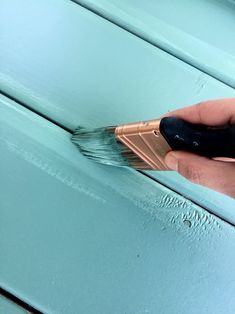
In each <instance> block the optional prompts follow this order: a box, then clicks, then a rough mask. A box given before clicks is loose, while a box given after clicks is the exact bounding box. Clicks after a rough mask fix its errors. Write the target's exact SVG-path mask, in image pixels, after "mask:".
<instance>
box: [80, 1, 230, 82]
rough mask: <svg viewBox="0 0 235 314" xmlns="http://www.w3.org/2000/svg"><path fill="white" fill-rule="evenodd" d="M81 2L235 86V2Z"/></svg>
mask: <svg viewBox="0 0 235 314" xmlns="http://www.w3.org/2000/svg"><path fill="white" fill-rule="evenodd" d="M75 1H76V2H77V3H80V4H81V5H84V6H86V7H87V8H89V9H91V10H93V11H95V12H97V13H98V14H101V15H102V16H104V17H106V18H108V19H110V20H112V21H113V22H114V23H116V24H118V25H120V26H121V27H124V28H126V29H128V30H130V31H131V32H133V33H135V34H137V35H138V36H140V37H142V38H144V39H145V40H146V41H149V42H151V43H152V44H154V45H156V46H157V47H161V48H162V49H164V50H166V51H168V52H169V53H171V54H173V55H174V56H177V57H178V58H180V59H182V60H184V61H186V62H188V63H189V64H192V65H194V66H196V67H198V68H199V69H201V70H202V71H205V72H206V73H209V74H210V75H212V76H214V77H216V78H218V79H219V80H222V81H224V82H226V83H227V84H229V85H230V86H233V87H235V78H234V77H235V57H234V54H235V42H234V33H235V4H234V1H230V0H190V1H188V0H176V1H174V2H172V1H171V0H165V1H155V0H146V1H142V0H99V1H96V0H75Z"/></svg>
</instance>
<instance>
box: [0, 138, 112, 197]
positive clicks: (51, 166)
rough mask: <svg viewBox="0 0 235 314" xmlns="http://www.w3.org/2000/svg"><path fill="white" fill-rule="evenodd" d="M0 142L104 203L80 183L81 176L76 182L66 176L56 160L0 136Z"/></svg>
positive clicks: (72, 186)
mask: <svg viewBox="0 0 235 314" xmlns="http://www.w3.org/2000/svg"><path fill="white" fill-rule="evenodd" d="M0 140H1V141H2V142H4V143H5V144H6V146H7V148H8V149H9V150H10V151H11V152H13V153H14V154H16V155H18V156H20V157H21V158H23V159H24V160H25V161H27V162H29V163H31V164H33V165H34V166H36V167H37V168H39V169H41V170H43V171H45V172H46V173H47V174H49V175H50V176H52V177H54V178H56V179H57V180H59V181H60V182H62V183H63V184H65V185H67V186H68V187H71V188H72V189H75V190H77V191H78V192H80V193H83V194H86V195H87V196H89V197H91V198H93V199H95V200H97V201H99V202H102V203H106V202H107V201H106V200H105V199H104V198H102V197H101V196H99V195H97V194H95V193H94V192H93V191H92V190H91V189H90V186H87V185H85V184H83V183H81V178H80V181H79V183H78V181H77V180H76V179H74V178H73V177H72V176H68V175H67V174H66V173H65V172H64V171H63V170H62V168H57V167H55V165H56V162H55V161H53V160H48V159H46V157H45V156H44V155H39V154H36V153H35V152H32V151H29V150H27V149H26V148H24V147H19V146H18V145H17V144H15V143H12V142H9V141H7V140H6V139H3V138H0Z"/></svg>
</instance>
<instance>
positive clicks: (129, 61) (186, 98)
mask: <svg viewBox="0 0 235 314" xmlns="http://www.w3.org/2000/svg"><path fill="white" fill-rule="evenodd" d="M0 8H1V9H0V29H1V35H0V44H1V50H0V89H2V90H3V91H4V92H5V93H8V94H10V95H11V96H13V97H15V98H17V99H19V100H20V101H22V102H23V103H25V104H26V105H27V106H29V107H31V108H32V109H33V110H36V111H37V112H40V113H41V114H43V115H45V116H47V117H49V118H50V119H52V120H54V121H56V122H57V123H59V124H61V125H63V126H65V127H66V128H69V129H73V128H75V127H76V126H77V125H85V126H94V127H95V126H103V125H110V124H111V125H115V124H119V123H124V122H131V121H138V120H142V119H144V120H145V119H152V118H154V117H158V116H160V115H162V114H163V113H165V112H166V111H169V110H173V109H176V108H177V107H181V106H185V105H189V104H190V103H194V102H198V101H201V100H205V99H209V98H219V97H231V96H235V91H234V89H232V88H229V87H228V86H226V85H225V84H222V83H220V82H218V81H217V80H215V79H213V78H211V77H210V76H208V75H205V74H203V73H202V72H200V71H198V70H196V69H195V68H193V67H190V66H188V65H187V64H185V63H184V62H181V61H179V60H177V59H176V58H173V57H172V56H170V55H168V54H167V53H165V52H163V51H162V50H160V49H157V48H155V47H153V46H151V45H149V44H148V43H146V42H144V41H143V40H141V39H139V38H137V37H136V36H133V35H132V34H130V33H128V32H126V31H124V30H122V29H121V28H118V27H117V26H115V25H113V24H112V23H110V22H108V21H106V20H104V19H102V18H100V17H98V16H96V15H95V14H92V13H91V12H89V11H87V10H85V9H83V8H82V7H80V6H79V5H77V4H75V3H72V2H70V1H62V0H60V1H58V0H42V1H40V2H38V1H36V2H35V1H33V0H22V1H21V2H20V3H19V1H16V0H7V1H2V2H1V4H0ZM42 20H43V23H42ZM29 25H30V27H29ZM151 175H153V176H154V177H155V178H156V179H157V180H160V181H161V182H163V183H164V184H167V185H169V186H171V187H173V188H175V190H177V191H178V192H179V193H183V194H184V195H186V196H187V197H189V198H191V199H193V200H195V201H199V203H200V204H201V205H202V206H204V207H206V208H208V209H209V210H211V211H212V212H214V213H216V214H217V215H220V216H221V217H223V218H225V219H227V220H228V221H230V222H232V223H235V212H234V202H235V201H234V200H232V199H229V198H227V197H225V196H223V195H222V194H218V193H215V192H212V191H209V190H208V189H205V188H202V187H199V186H195V185H193V184H191V183H188V182H186V181H185V180H183V179H182V178H181V177H180V176H179V175H176V174H174V173H164V174H161V173H156V174H153V173H151Z"/></svg>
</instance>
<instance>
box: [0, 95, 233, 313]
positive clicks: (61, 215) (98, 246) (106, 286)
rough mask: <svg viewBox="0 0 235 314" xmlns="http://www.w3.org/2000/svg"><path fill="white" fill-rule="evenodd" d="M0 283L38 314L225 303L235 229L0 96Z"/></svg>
mask: <svg viewBox="0 0 235 314" xmlns="http://www.w3.org/2000/svg"><path fill="white" fill-rule="evenodd" d="M0 128H1V132H0V134H1V136H0V154H1V169H0V170H1V176H0V185H1V221H0V247H1V259H0V285H1V286H2V287H4V289H6V290H8V291H10V292H11V293H13V294H15V295H16V296H17V297H19V298H21V299H23V300H24V301H25V302H27V303H29V304H32V305H33V306H34V307H35V308H37V309H39V310H41V311H42V312H44V313H66V314H67V313H75V312H76V313H88V314H90V313H91V314H93V313H103V314H109V313H114V314H119V313H133V314H142V313H182V314H184V313H185V314H188V313H189V309H190V313H195V314H196V313H205V314H206V313H214V314H217V313H218V314H219V313H221V312H225V313H231V314H232V313H233V312H234V307H235V299H234V298H233V296H234V288H235V286H234V283H235V264H234V258H235V231H234V228H233V227H232V226H231V225H229V224H227V223H225V222H223V221H221V220H220V219H218V218H216V217H214V216H212V215H210V214H209V213H207V212H206V211H204V210H203V209H201V208H200V207H198V206H196V205H194V204H193V203H191V202H190V201H187V200H186V199H184V198H183V197H180V196H179V195H177V194H175V193H173V192H172V191H171V190H168V189H166V188H164V187H163V186H162V185H160V184H157V183H156V182H154V181H153V180H151V179H149V178H147V177H145V176H143V175H141V174H139V173H137V172H136V171H132V170H129V169H119V168H109V167H105V166H101V165H96V164H93V163H91V162H89V161H88V160H87V159H85V158H84V157H83V156H81V155H80V154H79V153H78V152H77V151H76V148H75V147H74V146H73V145H72V144H71V142H70V134H68V133H67V132H65V131H63V130H62V129H61V128H59V127H57V126H55V125H54V124H52V123H49V122H48V121H47V120H45V119H43V118H41V117H39V116H38V115H36V114H34V113H32V112H31V111H29V110H27V109H25V108H23V107H21V106H19V105H18V104H16V103H14V102H13V101H10V100H9V99H7V98H6V97H3V96H2V97H1V98H0Z"/></svg>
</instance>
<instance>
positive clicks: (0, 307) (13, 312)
mask: <svg viewBox="0 0 235 314" xmlns="http://www.w3.org/2000/svg"><path fill="white" fill-rule="evenodd" d="M0 313H1V314H30V313H29V312H27V311H26V310H24V309H22V308H21V307H20V306H18V305H16V304H15V303H13V302H12V301H10V300H8V299H6V298H5V297H3V296H0Z"/></svg>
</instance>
